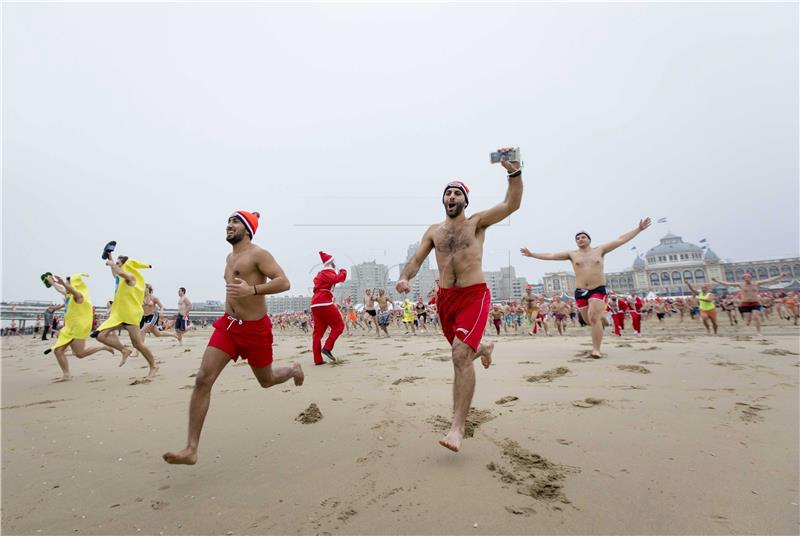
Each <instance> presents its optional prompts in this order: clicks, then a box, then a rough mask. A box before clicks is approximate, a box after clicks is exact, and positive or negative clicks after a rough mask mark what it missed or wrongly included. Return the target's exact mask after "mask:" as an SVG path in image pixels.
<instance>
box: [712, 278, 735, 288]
mask: <svg viewBox="0 0 800 536" xmlns="http://www.w3.org/2000/svg"><path fill="white" fill-rule="evenodd" d="M711 281H713V282H714V283H717V284H720V285H722V286H723V287H739V288H742V286H741V285H740V284H739V283H732V282H730V281H725V280H724V279H717V278H715V277H712V278H711Z"/></svg>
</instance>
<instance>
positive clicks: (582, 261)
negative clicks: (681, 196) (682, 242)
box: [520, 218, 651, 359]
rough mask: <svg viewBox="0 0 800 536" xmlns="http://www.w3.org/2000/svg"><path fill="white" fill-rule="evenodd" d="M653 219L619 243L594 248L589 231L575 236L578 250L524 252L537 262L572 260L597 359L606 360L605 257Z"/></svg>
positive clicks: (581, 308) (580, 304) (641, 223)
mask: <svg viewBox="0 0 800 536" xmlns="http://www.w3.org/2000/svg"><path fill="white" fill-rule="evenodd" d="M650 223H651V222H650V218H645V219H643V220H640V221H639V225H638V226H636V228H635V229H633V230H631V231H628V232H627V233H625V234H623V235H622V236H620V237H619V238H617V239H616V240H612V241H611V242H606V243H605V244H602V245H600V246H598V247H595V248H593V247H592V245H591V244H592V238H591V236H589V233H587V232H586V231H578V233H576V234H575V244H576V245H577V246H578V249H576V250H572V251H563V252H561V253H533V252H532V251H530V250H529V249H528V248H522V249H520V252H521V253H522V254H523V255H524V256H526V257H531V258H534V259H539V260H544V261H570V262H571V263H572V269H573V270H574V272H575V286H576V289H575V303H576V304H577V306H578V310H579V311H580V313H581V315H582V316H583V317H584V319H586V321H587V322H588V323H589V325H590V326H591V328H592V352H591V356H592V357H593V358H595V359H599V358H601V357H602V354H601V353H600V345H601V344H602V342H603V318H604V317H605V312H606V306H605V304H606V294H607V293H606V278H605V274H604V273H603V261H604V259H605V256H606V255H607V254H609V253H611V252H612V251H614V250H615V249H617V248H618V247H620V246H622V245H623V244H626V243H628V242H630V241H631V240H633V239H634V238H635V237H636V236H637V235H638V234H639V233H641V232H642V231H644V230H645V229H647V228H648V227H650Z"/></svg>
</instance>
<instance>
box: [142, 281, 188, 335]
mask: <svg viewBox="0 0 800 536" xmlns="http://www.w3.org/2000/svg"><path fill="white" fill-rule="evenodd" d="M163 310H164V304H163V303H161V300H159V299H158V298H157V297H156V296H155V295H154V294H153V287H152V286H151V285H150V283H145V285H144V300H142V315H143V316H142V320H141V322H139V328H140V329H141V330H142V340H144V339H145V338H146V337H147V334H148V333H152V334H153V336H155V337H172V338H174V339H175V340H180V339H179V338H178V335H177V334H176V333H170V332H168V331H160V330H159V329H158V321H159V319H160V318H161V311H163Z"/></svg>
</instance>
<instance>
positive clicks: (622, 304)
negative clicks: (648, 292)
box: [614, 298, 631, 336]
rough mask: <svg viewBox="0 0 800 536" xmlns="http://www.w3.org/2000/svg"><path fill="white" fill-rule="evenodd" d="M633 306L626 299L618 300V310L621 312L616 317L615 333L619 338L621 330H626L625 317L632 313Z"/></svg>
mask: <svg viewBox="0 0 800 536" xmlns="http://www.w3.org/2000/svg"><path fill="white" fill-rule="evenodd" d="M630 309H631V306H630V304H629V303H628V300H626V299H625V298H619V299H618V300H617V310H618V311H619V312H618V313H616V314H615V315H614V333H616V334H617V335H618V336H619V335H621V334H620V330H621V329H625V315H626V314H628V311H630Z"/></svg>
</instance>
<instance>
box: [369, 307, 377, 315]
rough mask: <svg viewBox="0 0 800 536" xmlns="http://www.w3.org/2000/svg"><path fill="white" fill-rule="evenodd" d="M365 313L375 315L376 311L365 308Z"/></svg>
mask: <svg viewBox="0 0 800 536" xmlns="http://www.w3.org/2000/svg"><path fill="white" fill-rule="evenodd" d="M367 314H368V315H369V316H376V315H377V314H378V313H376V312H375V309H367Z"/></svg>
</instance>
